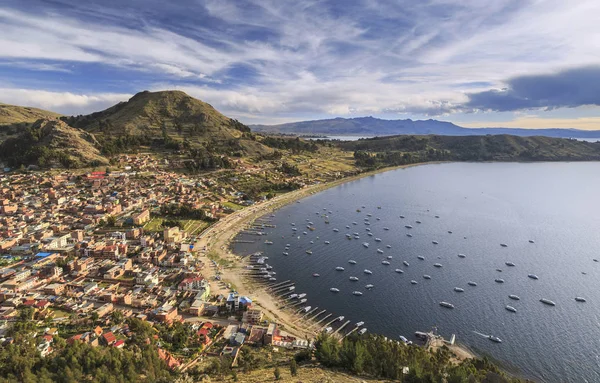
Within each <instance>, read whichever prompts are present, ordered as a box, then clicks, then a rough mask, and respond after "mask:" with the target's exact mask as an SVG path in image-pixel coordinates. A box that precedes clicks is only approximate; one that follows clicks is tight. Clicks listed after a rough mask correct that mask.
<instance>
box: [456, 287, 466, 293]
mask: <svg viewBox="0 0 600 383" xmlns="http://www.w3.org/2000/svg"><path fill="white" fill-rule="evenodd" d="M454 291H456V292H457V293H464V292H465V289H463V288H462V287H455V288H454Z"/></svg>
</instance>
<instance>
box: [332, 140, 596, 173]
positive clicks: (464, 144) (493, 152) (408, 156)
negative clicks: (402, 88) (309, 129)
mask: <svg viewBox="0 0 600 383" xmlns="http://www.w3.org/2000/svg"><path fill="white" fill-rule="evenodd" d="M338 145H339V146H340V147H341V148H342V149H344V150H352V151H354V158H355V159H356V162H357V165H359V166H363V167H377V166H387V165H403V164H408V163H415V162H427V161H599V160H600V143H596V142H587V141H577V140H571V139H563V138H551V137H543V136H535V137H518V136H511V135H493V136H492V135H487V136H439V135H428V136H418V135H407V136H391V137H378V138H370V139H361V140H358V141H345V142H340V143H338Z"/></svg>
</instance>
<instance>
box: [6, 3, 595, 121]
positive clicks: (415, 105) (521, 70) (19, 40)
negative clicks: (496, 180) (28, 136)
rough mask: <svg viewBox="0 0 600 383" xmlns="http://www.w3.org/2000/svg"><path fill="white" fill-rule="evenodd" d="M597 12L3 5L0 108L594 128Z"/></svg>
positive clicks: (478, 6) (585, 8)
mask: <svg viewBox="0 0 600 383" xmlns="http://www.w3.org/2000/svg"><path fill="white" fill-rule="evenodd" d="M598 20H600V1H598V0H572V1H565V0H418V1H417V0H389V1H388V0H303V1H298V0H289V1H288V0H177V1H165V0H86V1H82V0H3V1H2V2H0V31H2V32H1V33H0V102H4V103H10V104H18V105H28V106H36V107H41V108H45V109H50V110H53V111H57V112H61V113H64V114H82V113H89V112H92V111H98V110H101V109H104V108H106V107H108V106H110V105H112V104H114V103H116V102H119V101H124V100H127V99H128V98H129V97H131V96H132V95H133V94H135V93H137V92H139V91H141V90H163V89H180V90H183V91H185V92H187V93H188V94H190V95H192V96H194V97H197V98H200V99H202V100H204V101H206V102H208V103H210V104H212V105H213V106H215V107H216V108H217V109H219V110H220V111H222V112H223V113H225V114H227V115H229V116H231V117H236V118H238V119H239V120H241V121H243V122H245V123H249V124H251V123H280V122H288V121H297V120H306V119H319V118H332V117H359V116H366V115H371V116H376V117H381V118H388V119H396V118H413V119H426V118H436V119H442V120H448V121H452V122H455V123H458V124H461V125H464V126H508V127H530V128H541V127H574V128H582V129H593V128H596V129H600V50H599V49H598V47H600V27H598V25H599V24H598Z"/></svg>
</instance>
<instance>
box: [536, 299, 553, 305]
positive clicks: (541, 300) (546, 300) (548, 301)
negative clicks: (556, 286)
mask: <svg viewBox="0 0 600 383" xmlns="http://www.w3.org/2000/svg"><path fill="white" fill-rule="evenodd" d="M540 302H542V303H543V304H545V305H548V306H556V303H554V302H553V301H551V300H550V299H546V298H542V299H540Z"/></svg>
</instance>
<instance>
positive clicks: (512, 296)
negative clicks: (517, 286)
mask: <svg viewBox="0 0 600 383" xmlns="http://www.w3.org/2000/svg"><path fill="white" fill-rule="evenodd" d="M508 297H509V298H510V299H512V300H515V301H518V300H521V298H519V296H518V295H513V294H511V295H509V296H508Z"/></svg>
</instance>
